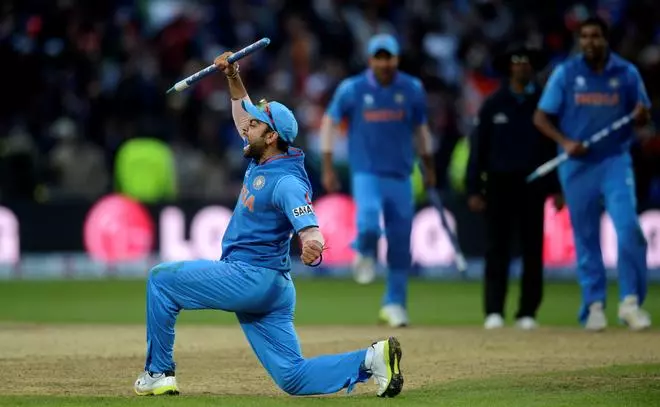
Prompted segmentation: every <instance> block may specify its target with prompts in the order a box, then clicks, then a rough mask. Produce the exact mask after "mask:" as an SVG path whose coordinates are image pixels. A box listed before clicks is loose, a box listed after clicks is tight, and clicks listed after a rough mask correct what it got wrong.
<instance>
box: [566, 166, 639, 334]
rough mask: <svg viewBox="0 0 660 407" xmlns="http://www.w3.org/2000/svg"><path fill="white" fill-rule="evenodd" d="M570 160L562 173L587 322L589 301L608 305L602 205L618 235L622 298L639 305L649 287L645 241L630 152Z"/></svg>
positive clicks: (582, 313)
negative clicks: (633, 299)
mask: <svg viewBox="0 0 660 407" xmlns="http://www.w3.org/2000/svg"><path fill="white" fill-rule="evenodd" d="M569 164H572V163H566V164H565V165H564V166H562V167H560V168H559V177H560V180H561V184H562V188H563V190H564V195H565V199H566V203H567V205H568V209H569V213H570V217H571V223H572V226H573V236H574V238H575V249H576V253H577V268H578V279H579V282H580V287H581V289H582V306H581V308H580V314H579V319H580V322H582V323H584V322H585V321H586V318H587V316H588V311H589V305H591V304H592V303H594V302H597V301H600V302H602V303H603V304H605V300H606V298H605V297H606V291H607V281H606V274H605V266H604V265H603V255H602V252H601V249H600V225H601V223H600V221H601V215H602V205H603V204H604V206H605V210H606V211H607V213H608V214H609V215H610V217H611V219H612V223H613V224H614V229H615V230H616V235H617V242H618V254H619V255H618V276H619V277H618V279H619V297H620V299H623V298H624V297H626V296H628V295H636V296H637V297H638V299H639V303H640V305H641V304H642V303H643V302H644V298H645V297H646V290H647V271H648V270H647V265H646V239H645V238H644V234H643V232H642V229H641V227H640V225H639V219H638V216H637V208H636V206H637V199H636V196H635V181H634V175H633V171H632V162H631V158H630V155H628V154H622V155H618V156H614V157H609V158H607V159H605V160H603V161H602V162H599V163H593V164H583V165H579V166H576V165H569Z"/></svg>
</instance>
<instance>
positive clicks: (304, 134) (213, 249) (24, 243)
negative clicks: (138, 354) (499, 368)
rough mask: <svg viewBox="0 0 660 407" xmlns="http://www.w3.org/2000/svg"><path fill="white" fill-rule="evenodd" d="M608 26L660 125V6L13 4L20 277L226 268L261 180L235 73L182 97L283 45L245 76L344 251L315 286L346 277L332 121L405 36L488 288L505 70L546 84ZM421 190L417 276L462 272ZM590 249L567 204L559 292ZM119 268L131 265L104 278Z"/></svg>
mask: <svg viewBox="0 0 660 407" xmlns="http://www.w3.org/2000/svg"><path fill="white" fill-rule="evenodd" d="M589 10H598V12H599V13H600V14H601V15H603V16H606V17H607V19H608V21H610V23H611V24H612V26H613V35H612V45H613V47H614V48H615V50H617V51H618V52H620V53H621V54H622V55H624V56H625V57H627V58H629V59H631V60H633V61H634V62H635V63H637V65H638V66H639V69H640V71H641V73H642V76H643V77H644V80H645V83H646V86H647V88H648V91H649V93H650V96H651V98H652V100H653V102H654V110H653V118H654V121H655V122H656V123H660V79H659V76H658V75H657V72H658V70H659V69H660V24H659V23H658V21H660V6H659V5H658V3H657V2H654V1H650V0H647V1H642V0H637V1H632V0H631V1H625V0H601V1H591V2H573V1H535V2H525V1H508V2H503V1H476V2H470V1H467V0H453V1H425V0H418V1H413V2H404V1H367V2H365V1H353V2H351V1H330V0H325V1H324V0H315V1H309V2H303V1H300V2H294V1H267V0H261V1H257V0H247V1H233V0H232V1H218V2H210V1H209V2H205V1H193V2H182V1H174V0H168V1H164V0H163V1H159V0H154V1H97V2H93V4H92V3H91V2H83V1H66V0H63V1H56V2H50V1H15V2H3V6H2V17H1V19H0V60H1V61H3V62H2V64H3V67H4V70H5V75H6V77H7V78H10V80H6V81H5V83H4V85H3V94H4V97H3V98H2V100H1V101H0V147H1V148H0V205H1V206H2V208H3V209H2V210H0V240H2V244H1V245H0V264H1V266H0V275H2V276H3V277H7V278H13V277H18V276H20V277H30V276H35V277H38V276H56V277H57V276H93V275H105V274H107V273H115V274H116V273H120V274H121V273H124V274H127V275H138V276H139V275H143V273H144V271H145V270H146V269H148V268H149V265H150V264H153V263H155V262H157V261H158V260H159V259H166V260H167V259H180V258H190V257H210V258H214V257H217V256H219V253H220V237H221V235H222V232H223V230H224V226H223V225H226V220H227V218H228V216H229V211H228V209H227V208H232V207H233V204H234V200H235V197H236V196H237V193H238V191H239V188H240V184H241V181H242V174H243V170H244V168H245V165H246V162H245V160H243V159H242V157H241V154H240V148H241V142H240V139H239V138H238V137H237V135H236V131H235V129H234V126H233V122H232V120H231V112H230V105H229V96H228V93H227V88H226V83H225V81H224V78H223V77H222V75H217V76H215V77H212V78H208V79H206V80H204V81H203V82H201V83H199V84H198V85H197V86H196V87H195V88H194V89H192V90H189V91H187V92H185V93H181V94H175V95H171V96H165V95H164V91H165V90H166V89H167V88H169V87H170V86H171V85H172V84H173V83H174V82H176V81H177V80H179V79H181V78H182V77H184V76H187V75H189V74H191V73H192V72H194V71H196V70H198V69H200V68H201V67H204V66H206V65H208V64H209V62H210V61H211V60H212V59H213V57H214V56H215V55H218V54H220V53H221V52H223V51H224V50H227V49H230V50H235V49H238V48H240V47H242V46H244V45H246V44H249V43H251V42H252V41H254V40H256V39H258V38H260V37H263V36H267V37H269V38H271V40H272V43H271V45H270V46H269V47H268V48H267V49H266V50H264V51H262V52H259V53H257V54H255V55H253V56H251V57H249V58H247V59H246V60H244V61H241V73H242V75H243V77H244V80H245V82H246V84H247V86H248V89H249V92H250V94H251V95H252V97H253V98H261V97H266V96H267V97H268V98H270V99H271V100H279V101H282V102H284V103H285V104H287V105H289V106H292V107H293V109H294V110H295V113H296V115H297V117H298V120H299V122H300V127H301V131H300V136H299V138H298V140H297V144H298V145H300V146H302V147H304V148H305V150H306V152H307V156H308V160H307V167H308V171H309V174H310V177H311V179H312V182H313V184H314V187H315V198H316V204H317V211H319V214H320V217H321V218H322V219H321V221H322V223H323V225H322V226H324V230H325V232H326V234H327V235H328V240H329V243H330V252H329V253H328V255H327V257H326V263H325V264H326V265H327V266H328V267H330V268H332V269H333V270H329V269H328V268H320V269H313V270H312V269H309V268H304V267H297V268H296V272H298V273H300V274H309V273H317V274H318V273H320V274H332V275H344V274H345V272H346V269H345V267H343V266H345V265H346V264H347V263H349V262H350V260H351V256H352V253H351V251H350V250H349V248H348V245H349V244H350V241H351V239H352V237H353V236H354V233H355V232H354V222H353V213H352V210H353V208H352V203H351V202H350V199H348V198H347V196H346V195H345V194H346V193H348V192H349V188H350V184H349V182H348V179H347V177H346V175H347V172H346V168H345V156H346V151H345V143H344V142H343V141H344V140H341V139H340V141H339V142H338V145H337V148H336V154H335V156H336V159H337V165H338V166H339V167H340V168H342V169H343V170H342V172H341V174H342V178H343V179H342V181H343V186H344V190H343V193H344V194H343V195H337V196H324V192H323V190H322V188H321V186H320V182H319V178H320V174H319V162H320V160H319V146H318V128H319V121H320V117H321V115H322V114H323V111H324V108H325V106H326V105H327V103H328V100H329V98H330V96H331V95H332V92H333V90H334V89H335V87H336V85H337V84H338V82H339V81H340V80H341V79H342V78H344V77H345V76H346V75H349V74H353V73H356V72H359V71H360V70H362V69H364V63H365V55H364V46H365V42H366V40H367V39H368V37H369V36H370V35H372V34H373V33H376V32H391V33H394V34H396V35H397V37H398V38H399V39H400V41H401V43H402V46H403V47H402V48H403V56H402V66H401V68H402V69H403V70H405V71H407V72H410V73H412V74H414V75H418V76H420V77H421V78H422V79H423V81H424V84H425V86H426V88H427V92H428V111H429V120H430V126H431V129H432V131H433V136H434V140H435V145H434V148H435V152H436V153H435V154H436V161H437V165H438V173H439V175H440V180H441V189H442V191H443V194H444V196H445V200H446V205H447V208H448V210H449V212H450V216H451V217H452V218H453V219H455V223H456V224H457V225H458V234H459V237H460V240H461V243H462V246H463V249H464V250H465V252H466V254H467V255H468V257H470V258H471V259H472V262H471V268H470V271H469V272H468V276H472V277H478V276H479V275H480V272H481V263H480V259H481V256H482V254H483V250H484V237H483V225H482V222H481V218H480V217H479V216H477V215H474V214H472V213H470V212H469V211H468V210H467V209H466V207H465V197H464V195H463V188H462V187H463V185H462V182H461V181H462V180H461V178H462V172H463V168H464V165H465V160H466V151H467V150H466V148H467V138H466V135H468V134H469V133H470V130H471V127H472V126H471V123H472V120H473V118H474V115H475V113H476V111H477V109H478V108H479V106H480V103H481V101H482V100H483V98H484V97H485V96H487V95H488V94H489V93H490V92H492V91H493V90H494V89H495V88H496V87H497V86H498V84H499V81H500V79H501V78H499V77H497V75H496V74H495V73H494V71H493V67H492V59H493V57H494V56H495V55H496V54H497V53H498V52H500V51H502V50H503V49H504V47H506V46H507V45H508V44H509V43H510V42H511V41H513V40H515V41H521V39H524V40H525V41H526V43H527V45H530V46H534V47H539V48H542V49H543V50H544V51H545V52H546V53H547V56H548V59H549V61H550V63H549V64H548V66H547V67H546V69H544V70H543V71H541V72H539V80H540V81H544V80H545V78H547V75H548V73H549V72H550V70H551V69H552V67H553V66H554V64H556V63H557V62H559V61H561V60H562V59H563V58H565V57H566V56H568V55H570V54H571V53H572V52H574V51H575V42H574V40H573V35H574V29H575V27H576V25H577V24H578V23H579V21H580V19H583V18H584V17H585V16H586V15H587V13H588V12H589ZM654 72H655V73H656V74H655V75H654V74H653V73H654ZM649 136H650V134H643V135H640V140H639V141H638V142H636V143H635V147H634V156H635V163H636V172H637V177H638V196H639V200H640V215H641V216H642V223H643V228H644V230H645V233H646V235H647V238H648V240H649V264H650V266H651V268H654V269H657V268H660V237H659V236H660V211H658V208H660V142H659V141H658V140H660V139H658V138H656V139H655V140H653V139H650V138H649ZM414 177H415V180H416V183H417V185H418V193H417V203H418V205H419V209H420V212H419V213H418V215H417V218H416V224H415V225H416V226H415V228H414V237H413V248H412V250H413V253H414V258H415V264H416V270H415V273H416V274H422V275H426V276H432V277H444V276H451V275H453V266H452V260H453V253H452V250H451V247H450V245H449V241H448V239H447V237H446V235H445V233H444V232H443V229H442V228H441V226H440V223H439V221H438V217H437V214H435V213H434V212H433V211H432V210H430V209H428V210H426V211H424V210H423V209H424V208H425V207H426V201H425V197H424V194H423V192H422V191H421V188H419V185H420V180H419V174H415V175H414ZM113 193H124V194H125V195H129V196H133V197H134V198H135V199H136V200H138V201H141V202H142V207H143V209H144V210H146V212H148V216H140V215H139V214H138V215H134V216H132V215H130V214H131V213H132V212H130V210H129V212H128V215H126V216H124V215H121V214H120V213H123V212H113V211H115V210H119V209H117V206H116V205H115V204H116V202H114V203H110V204H104V205H101V206H97V207H96V211H95V212H94V213H96V216H91V209H92V208H93V205H95V204H96V203H98V202H99V200H100V199H101V198H103V197H105V196H108V195H111V194H113ZM118 205H120V207H121V204H118ZM108 208H110V209H108ZM202 209H204V211H201V210H202ZM200 211H201V212H200ZM200 213H201V214H202V215H201V216H197V215H199V214H200ZM131 216H132V217H131ZM196 218H199V219H198V221H197V222H196V221H195V219H196ZM135 219H138V220H135ZM139 219H143V222H140V221H139ZM136 222H137V223H136ZM603 222H604V223H603V246H604V257H605V260H606V263H607V265H608V268H610V269H614V268H615V267H614V266H615V264H616V237H615V235H614V233H613V231H612V229H611V226H610V225H609V224H608V222H607V218H604V221H603ZM196 225H197V226H199V227H197V228H196ZM571 240H572V239H571V234H570V222H569V221H568V217H567V212H566V210H563V211H562V212H560V213H555V211H554V209H553V208H552V206H551V205H548V207H547V211H546V248H545V253H544V255H545V261H546V265H547V267H548V269H549V270H552V271H551V272H549V273H548V276H550V277H562V276H563V277H569V278H570V277H571V276H572V273H573V270H572V265H573V262H574V249H573V245H572V242H571ZM110 242H112V244H110ZM294 243H295V242H294ZM383 245H385V242H383ZM384 247H385V246H383V248H384ZM294 253H295V244H294ZM147 254H148V255H149V256H146V255H147ZM90 255H91V256H90ZM110 259H112V260H117V261H119V262H115V264H107V262H105V263H104V262H103V260H110ZM99 260H101V261H99ZM514 268H515V267H514ZM657 276H658V273H657V272H654V273H652V277H653V278H655V277H657Z"/></svg>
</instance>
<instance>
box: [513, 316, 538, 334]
mask: <svg viewBox="0 0 660 407" xmlns="http://www.w3.org/2000/svg"><path fill="white" fill-rule="evenodd" d="M538 327H539V324H538V322H536V320H535V319H534V318H532V317H522V318H518V320H517V321H516V328H518V329H521V330H523V331H533V330H534V329H536V328H538Z"/></svg>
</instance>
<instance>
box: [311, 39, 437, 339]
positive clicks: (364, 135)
mask: <svg viewBox="0 0 660 407" xmlns="http://www.w3.org/2000/svg"><path fill="white" fill-rule="evenodd" d="M367 52H368V54H369V68H368V69H367V70H365V71H364V72H363V73H360V74H358V75H355V76H352V77H350V78H347V79H345V80H343V81H342V82H341V83H340V84H339V86H338V88H337V90H336V91H335V94H334V96H333V98H332V101H331V103H330V105H329V107H328V109H327V112H326V114H325V116H324V117H323V121H322V124H321V143H322V149H323V153H324V154H323V186H324V188H325V189H326V190H327V191H328V192H333V191H335V190H336V189H337V188H338V182H337V177H336V175H335V172H334V169H333V162H332V150H333V142H332V137H333V134H334V133H337V132H338V131H339V126H340V123H341V121H342V120H344V119H346V120H347V121H348V155H349V165H350V170H351V177H352V180H351V181H352V182H351V183H352V195H353V198H354V199H355V204H356V208H357V229H358V236H357V240H356V242H355V246H356V249H357V252H358V253H357V256H356V261H355V263H354V265H353V272H354V276H355V279H356V280H357V281H358V282H360V283H369V282H371V281H373V279H374V278H375V274H376V271H375V267H376V258H377V248H378V239H379V238H380V236H381V228H380V216H381V214H382V215H383V220H384V223H385V235H386V237H387V246H388V248H387V263H388V268H389V272H388V276H387V288H386V292H385V295H384V298H383V301H382V308H381V311H380V319H381V320H382V321H383V322H387V323H389V325H390V326H393V327H399V326H405V325H408V323H409V320H408V313H407V309H406V294H407V286H408V274H409V272H410V267H411V255H410V233H411V228H412V219H413V215H414V201H413V192H412V184H411V173H412V170H413V165H414V161H415V159H414V158H415V154H414V150H415V142H417V143H418V145H417V147H418V149H419V151H420V154H419V155H420V158H421V160H422V165H423V166H424V173H425V182H426V186H427V187H434V186H435V168H434V165H433V159H432V155H431V152H430V144H431V143H430V137H431V136H430V131H429V128H428V125H427V119H426V93H425V91H424V87H423V85H422V83H421V81H420V80H419V79H417V78H415V77H413V76H410V75H407V74H405V73H403V72H400V71H398V64H399V44H398V42H397V41H396V39H395V38H394V37H393V36H391V35H388V34H379V35H376V36H374V37H372V38H371V39H370V40H369V43H368V44H367Z"/></svg>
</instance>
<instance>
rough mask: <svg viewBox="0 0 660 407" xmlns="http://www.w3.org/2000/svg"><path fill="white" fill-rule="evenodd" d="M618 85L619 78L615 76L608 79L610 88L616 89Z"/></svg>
mask: <svg viewBox="0 0 660 407" xmlns="http://www.w3.org/2000/svg"><path fill="white" fill-rule="evenodd" d="M618 87H619V80H618V79H617V78H612V79H610V88H612V89H616V88H618Z"/></svg>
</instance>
